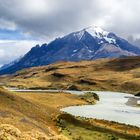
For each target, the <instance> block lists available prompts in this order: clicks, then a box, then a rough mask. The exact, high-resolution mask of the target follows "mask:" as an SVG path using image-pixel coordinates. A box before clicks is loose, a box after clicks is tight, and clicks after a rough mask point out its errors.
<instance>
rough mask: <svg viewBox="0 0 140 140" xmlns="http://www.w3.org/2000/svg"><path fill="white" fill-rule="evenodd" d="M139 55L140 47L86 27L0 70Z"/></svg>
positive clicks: (11, 70)
mask: <svg viewBox="0 0 140 140" xmlns="http://www.w3.org/2000/svg"><path fill="white" fill-rule="evenodd" d="M138 55H140V48H139V47H137V46H134V45H132V44H130V43H129V42H128V41H126V40H124V39H122V38H120V37H118V36H117V35H115V34H114V33H111V32H107V31H104V30H103V29H101V28H99V27H89V28H85V29H83V30H81V31H78V32H73V33H71V34H68V35H66V36H64V37H62V38H57V39H55V40H54V41H52V42H50V43H49V44H43V45H42V46H39V45H37V46H35V47H33V48H32V49H31V50H30V51H29V52H28V53H27V54H25V56H24V57H22V58H21V59H20V60H19V61H18V62H17V63H14V64H13V65H10V66H9V67H6V68H5V69H2V70H0V74H9V73H14V72H16V71H17V70H21V69H23V68H29V67H34V66H41V65H48V64H51V63H55V62H58V61H81V60H95V59H99V58H114V57H115V58H117V57H126V56H138Z"/></svg>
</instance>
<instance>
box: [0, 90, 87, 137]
mask: <svg viewBox="0 0 140 140" xmlns="http://www.w3.org/2000/svg"><path fill="white" fill-rule="evenodd" d="M77 104H86V102H85V101H84V100H81V99H80V98H78V97H77V96H76V95H71V94H64V93H44V94H39V93H35V94H34V93H30V94H26V93H10V92H8V91H6V90H5V89H2V88H0V124H10V125H13V126H15V127H17V128H19V129H20V130H21V131H32V130H35V131H36V130H37V131H41V132H43V133H45V134H46V135H47V136H55V135H57V134H58V131H57V127H56V122H55V121H54V119H55V118H56V116H57V115H58V114H59V113H60V112H59V109H60V107H65V106H70V105H77Z"/></svg>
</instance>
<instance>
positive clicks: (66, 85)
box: [1, 57, 140, 94]
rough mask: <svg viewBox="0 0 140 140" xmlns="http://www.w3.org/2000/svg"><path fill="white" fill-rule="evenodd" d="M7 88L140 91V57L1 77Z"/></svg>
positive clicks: (69, 64)
mask: <svg viewBox="0 0 140 140" xmlns="http://www.w3.org/2000/svg"><path fill="white" fill-rule="evenodd" d="M1 81H2V82H4V83H5V84H6V85H7V86H14V87H18V88H22V89H23V88H30V89H60V90H61V89H68V90H106V91H122V92H130V93H133V94H135V93H137V92H139V91H140V57H128V58H113V59H100V60H95V61H94V60H93V61H80V62H59V63H55V64H51V65H48V66H42V67H34V68H29V69H24V70H21V71H19V72H17V73H15V74H13V75H10V76H6V77H3V78H2V77H1Z"/></svg>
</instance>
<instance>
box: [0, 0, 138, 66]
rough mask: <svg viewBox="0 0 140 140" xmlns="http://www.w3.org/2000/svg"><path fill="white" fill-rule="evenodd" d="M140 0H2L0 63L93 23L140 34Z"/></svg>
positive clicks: (118, 30)
mask: <svg viewBox="0 0 140 140" xmlns="http://www.w3.org/2000/svg"><path fill="white" fill-rule="evenodd" d="M139 6H140V0H0V65H2V64H4V63H8V62H10V61H12V60H13V59H15V58H18V57H19V56H22V55H23V54H25V53H26V52H27V51H28V50H29V49H30V48H31V47H33V46H34V45H35V44H41V43H44V42H46V43H48V42H49V41H50V40H52V39H54V38H55V37H58V36H63V35H65V34H68V33H70V32H73V31H77V30H81V29H83V28H86V27H89V26H100V27H102V28H103V29H105V30H108V31H112V32H115V33H116V34H117V35H119V36H121V37H124V38H128V37H129V36H133V37H134V38H140V27H139V26H140V16H139V13H140V8H139Z"/></svg>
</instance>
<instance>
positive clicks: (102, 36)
mask: <svg viewBox="0 0 140 140" xmlns="http://www.w3.org/2000/svg"><path fill="white" fill-rule="evenodd" d="M84 30H85V31H86V32H88V33H89V34H90V35H91V36H93V37H94V38H98V39H99V44H102V43H104V42H103V41H106V42H107V43H109V44H111V43H112V44H116V40H115V39H114V38H112V37H109V36H108V35H109V32H108V31H105V30H103V29H102V28H100V27H98V26H94V27H92V26H91V27H88V28H86V29H84Z"/></svg>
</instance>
